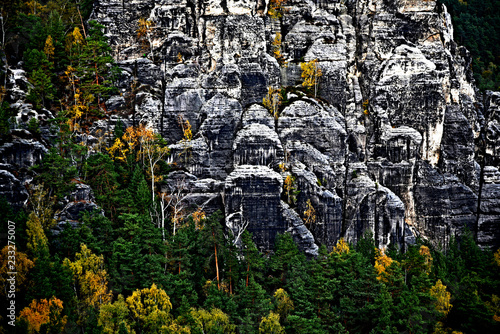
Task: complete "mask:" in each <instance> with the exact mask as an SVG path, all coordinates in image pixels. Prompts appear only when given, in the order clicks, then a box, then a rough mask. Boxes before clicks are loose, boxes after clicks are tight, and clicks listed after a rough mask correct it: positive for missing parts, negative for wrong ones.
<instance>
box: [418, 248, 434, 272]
mask: <svg viewBox="0 0 500 334" xmlns="http://www.w3.org/2000/svg"><path fill="white" fill-rule="evenodd" d="M419 253H420V255H422V257H423V258H424V269H425V272H426V273H427V275H429V273H430V272H431V268H432V255H431V251H430V250H429V247H427V246H424V245H422V246H420V251H419Z"/></svg>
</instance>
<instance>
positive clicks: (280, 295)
mask: <svg viewBox="0 0 500 334" xmlns="http://www.w3.org/2000/svg"><path fill="white" fill-rule="evenodd" d="M273 297H274V299H275V300H276V312H277V314H278V315H279V318H280V319H282V320H284V319H286V317H287V316H288V314H289V313H290V312H291V311H292V310H293V309H294V308H295V307H294V305H293V301H292V299H291V298H290V296H289V295H288V293H287V292H286V291H285V290H284V289H282V288H279V289H277V290H276V292H275V293H274V295H273Z"/></svg>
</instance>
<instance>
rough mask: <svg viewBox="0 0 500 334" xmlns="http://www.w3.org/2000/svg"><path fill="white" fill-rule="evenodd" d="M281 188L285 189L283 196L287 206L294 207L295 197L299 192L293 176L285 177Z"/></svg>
mask: <svg viewBox="0 0 500 334" xmlns="http://www.w3.org/2000/svg"><path fill="white" fill-rule="evenodd" d="M283 187H284V188H285V194H286V199H287V202H288V204H290V205H294V204H295V202H297V195H298V194H299V193H300V190H297V183H296V179H295V176H293V175H287V176H286V177H285V182H283Z"/></svg>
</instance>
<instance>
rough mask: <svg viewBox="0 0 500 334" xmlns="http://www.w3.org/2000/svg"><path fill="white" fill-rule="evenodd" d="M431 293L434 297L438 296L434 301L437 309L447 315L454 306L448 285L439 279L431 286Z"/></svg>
mask: <svg viewBox="0 0 500 334" xmlns="http://www.w3.org/2000/svg"><path fill="white" fill-rule="evenodd" d="M430 294H431V296H432V297H434V298H436V301H435V302H434V304H435V305H436V311H438V312H439V313H440V314H442V315H443V316H444V317H446V315H448V313H449V312H450V310H451V307H452V306H453V305H451V304H450V299H451V294H450V293H449V292H448V291H446V285H443V283H442V282H441V280H438V281H437V282H436V284H435V285H434V286H433V287H432V288H431V290H430Z"/></svg>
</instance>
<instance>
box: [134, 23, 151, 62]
mask: <svg viewBox="0 0 500 334" xmlns="http://www.w3.org/2000/svg"><path fill="white" fill-rule="evenodd" d="M137 25H138V28H137V38H138V39H139V41H140V42H141V47H142V49H143V50H144V52H147V51H148V50H149V55H150V57H151V60H153V61H154V55H153V28H154V22H153V21H151V20H147V19H145V18H142V17H141V18H140V19H139V21H138V22H137Z"/></svg>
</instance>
